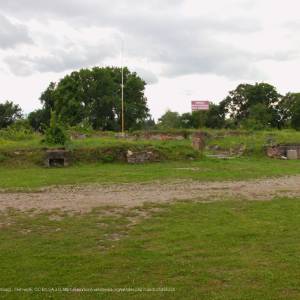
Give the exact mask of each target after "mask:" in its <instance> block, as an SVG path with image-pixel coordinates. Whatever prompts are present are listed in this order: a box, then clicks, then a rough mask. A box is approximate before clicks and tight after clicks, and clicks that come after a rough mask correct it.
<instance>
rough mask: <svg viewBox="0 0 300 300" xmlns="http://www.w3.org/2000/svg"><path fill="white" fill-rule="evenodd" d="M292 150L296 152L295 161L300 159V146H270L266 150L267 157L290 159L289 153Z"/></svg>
mask: <svg viewBox="0 0 300 300" xmlns="http://www.w3.org/2000/svg"><path fill="white" fill-rule="evenodd" d="M290 150H294V151H296V154H295V155H293V157H294V159H300V145H275V146H269V147H267V149H266V152H267V156H268V157H271V158H282V159H287V158H288V152H289V151H290Z"/></svg>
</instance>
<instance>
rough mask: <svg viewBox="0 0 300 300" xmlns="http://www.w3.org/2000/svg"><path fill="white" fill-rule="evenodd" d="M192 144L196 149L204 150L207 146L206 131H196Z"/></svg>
mask: <svg viewBox="0 0 300 300" xmlns="http://www.w3.org/2000/svg"><path fill="white" fill-rule="evenodd" d="M192 145H193V148H194V149H195V150H198V151H202V150H203V149H204V148H205V133H204V132H196V133H194V134H193V136H192Z"/></svg>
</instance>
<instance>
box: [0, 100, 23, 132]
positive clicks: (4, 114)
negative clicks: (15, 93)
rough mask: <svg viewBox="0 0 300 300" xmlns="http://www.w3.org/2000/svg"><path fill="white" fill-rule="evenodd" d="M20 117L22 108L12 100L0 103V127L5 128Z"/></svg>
mask: <svg viewBox="0 0 300 300" xmlns="http://www.w3.org/2000/svg"><path fill="white" fill-rule="evenodd" d="M21 118H22V109H21V107H20V106H19V105H17V104H14V103H13V102H10V101H6V102H4V103H0V129H1V128H6V127H8V126H10V125H12V124H13V123H14V122H16V121H17V120H18V119H21Z"/></svg>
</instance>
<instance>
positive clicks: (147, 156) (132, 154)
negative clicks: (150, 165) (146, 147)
mask: <svg viewBox="0 0 300 300" xmlns="http://www.w3.org/2000/svg"><path fill="white" fill-rule="evenodd" d="M158 161H160V155H159V153H156V152H154V151H131V150H128V151H127V162H128V163H129V164H142V163H147V162H158Z"/></svg>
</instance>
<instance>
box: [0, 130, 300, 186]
mask: <svg viewBox="0 0 300 300" xmlns="http://www.w3.org/2000/svg"><path fill="white" fill-rule="evenodd" d="M208 134H209V138H208V141H207V149H206V151H205V153H210V152H212V149H214V148H216V147H215V146H217V149H218V150H217V151H221V152H222V151H227V152H230V151H231V150H232V151H233V152H234V150H235V149H237V148H241V147H243V148H244V149H245V153H244V155H243V156H242V157H240V158H235V159H232V160H228V161H225V160H218V159H209V158H203V157H202V158H201V159H197V155H198V154H197V153H195V151H194V150H192V148H191V141H190V140H188V139H185V140H182V141H150V140H137V141H135V140H129V141H128V140H122V139H117V138H114V137H113V136H110V137H109V136H108V137H101V138H99V137H90V138H86V139H83V140H74V141H72V142H71V144H70V145H69V146H68V147H69V149H70V150H71V151H72V150H73V151H74V149H75V150H76V149H77V152H74V153H77V154H76V155H77V157H78V160H79V161H80V162H79V163H78V162H75V163H74V165H73V166H72V167H69V168H66V169H46V168H43V167H42V166H41V162H42V155H43V154H42V152H38V153H40V154H39V155H36V153H35V150H36V149H37V150H38V151H41V150H40V149H42V148H43V147H44V145H43V144H42V143H41V137H40V136H32V137H31V138H30V139H24V140H20V141H13V140H7V139H6V140H0V188H6V189H14V188H28V189H32V188H39V187H43V186H48V185H60V184H85V183H120V182H144V181H151V180H176V179H193V180H202V181H205V180H208V181H212V180H243V179H251V178H261V177H271V176H282V175H292V174H299V173H300V161H281V160H272V159H268V158H266V157H265V154H264V145H266V144H270V143H273V144H276V143H299V142H300V133H299V132H295V131H288V130H287V131H263V132H246V131H244V132H243V131H241V132H237V131H231V132H228V131H224V130H221V131H209V132H208ZM145 148H147V149H156V150H159V151H161V152H162V153H163V154H164V155H165V157H166V161H164V162H162V163H154V164H144V165H127V164H125V163H104V162H111V161H113V160H114V159H113V157H114V156H113V155H114V154H116V153H118V151H121V150H120V149H122V151H126V149H145ZM19 151H21V152H22V151H25V152H26V153H29V154H28V156H22V157H23V159H20V158H18V152H19ZM107 151H108V152H107ZM1 153H2V154H1ZM8 153H9V154H8ZM15 153H17V155H16V154H15ZM9 155H11V157H12V158H13V159H8V157H9ZM15 157H17V159H16V160H14V159H15ZM190 159H193V160H190Z"/></svg>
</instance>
